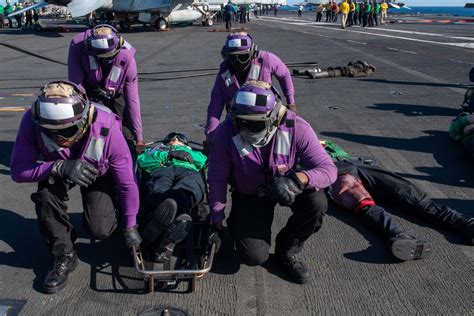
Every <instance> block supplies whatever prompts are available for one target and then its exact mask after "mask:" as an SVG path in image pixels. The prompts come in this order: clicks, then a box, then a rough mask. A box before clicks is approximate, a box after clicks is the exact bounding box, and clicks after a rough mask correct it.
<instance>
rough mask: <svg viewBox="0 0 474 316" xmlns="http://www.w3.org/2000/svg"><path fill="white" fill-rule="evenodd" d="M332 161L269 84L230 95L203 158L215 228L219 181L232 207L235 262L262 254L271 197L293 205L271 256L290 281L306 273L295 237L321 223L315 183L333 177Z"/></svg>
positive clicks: (252, 84) (257, 261)
mask: <svg viewBox="0 0 474 316" xmlns="http://www.w3.org/2000/svg"><path fill="white" fill-rule="evenodd" d="M336 173H337V170H336V167H335V166H334V163H333V162H332V160H331V158H330V157H329V155H328V154H327V153H326V152H325V151H324V149H323V147H322V146H321V144H320V143H319V140H318V138H317V136H316V134H315V132H314V131H313V129H312V128H311V126H310V125H309V124H308V123H307V122H306V121H305V120H304V119H302V118H301V117H299V116H297V115H296V113H295V112H293V111H291V110H289V109H287V107H285V106H284V105H282V103H281V101H280V99H279V98H278V94H276V93H274V90H273V89H272V88H271V86H270V84H269V83H267V82H262V81H258V82H256V81H249V82H248V83H246V84H245V85H244V86H243V87H241V88H240V89H239V90H238V91H237V93H236V94H235V96H234V99H233V101H232V110H231V115H230V116H228V118H227V119H226V120H225V121H224V122H223V123H222V125H221V126H220V127H219V129H217V131H216V134H215V137H214V143H213V146H212V147H211V155H210V162H209V172H208V184H209V199H210V201H209V206H210V210H211V217H212V222H213V224H214V225H215V226H216V228H217V229H219V230H220V229H222V228H223V221H224V219H225V214H224V209H225V206H226V203H227V186H228V184H230V185H231V186H232V190H231V191H232V210H231V212H230V215H229V218H228V220H227V226H228V228H229V232H230V235H231V237H232V239H233V240H234V242H235V244H236V250H237V253H238V254H239V256H240V257H241V259H242V261H243V262H244V263H245V264H246V265H249V266H257V265H261V264H263V263H264V262H265V261H267V259H268V257H269V250H270V244H271V226H272V222H273V212H274V208H275V206H276V204H277V203H278V204H280V205H281V206H289V207H290V208H291V210H292V212H293V214H292V216H291V217H290V218H289V219H288V222H287V224H286V226H285V227H284V228H283V229H282V230H281V231H280V232H279V234H278V235H277V237H276V246H275V255H276V258H277V260H278V262H279V263H280V264H281V265H282V267H283V268H284V269H285V271H286V272H287V273H288V274H289V275H290V276H291V278H292V280H293V281H294V282H297V283H306V282H308V281H309V280H310V277H311V275H310V271H309V269H308V267H307V266H306V265H305V264H304V263H303V262H302V261H301V260H299V259H298V258H297V256H296V255H297V254H298V253H299V252H300V251H301V250H302V248H303V244H304V243H305V241H307V240H308V238H309V237H310V236H311V235H312V234H314V233H315V232H317V231H318V230H319V229H320V228H321V225H322V223H323V216H324V214H325V213H326V209H327V199H326V197H325V194H324V191H323V189H324V188H326V187H328V186H330V185H331V184H332V183H333V182H334V181H335V179H336Z"/></svg>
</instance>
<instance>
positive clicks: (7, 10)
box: [5, 0, 13, 28]
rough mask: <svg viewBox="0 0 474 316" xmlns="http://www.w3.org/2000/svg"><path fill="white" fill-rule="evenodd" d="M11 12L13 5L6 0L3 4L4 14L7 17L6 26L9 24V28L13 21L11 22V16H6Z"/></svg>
mask: <svg viewBox="0 0 474 316" xmlns="http://www.w3.org/2000/svg"><path fill="white" fill-rule="evenodd" d="M12 13H13V7H12V5H11V4H10V1H9V0H7V2H6V5H5V15H6V16H7V18H8V26H9V27H10V28H12V27H13V23H12V18H9V17H8V16H9V15H10V14H12Z"/></svg>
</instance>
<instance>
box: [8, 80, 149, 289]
mask: <svg viewBox="0 0 474 316" xmlns="http://www.w3.org/2000/svg"><path fill="white" fill-rule="evenodd" d="M40 159H41V160H40ZM11 177H12V179H13V180H14V181H16V182H38V191H37V192H36V193H34V194H32V195H31V199H32V200H33V202H34V203H35V209H36V214H37V216H38V222H39V228H40V232H41V234H42V235H43V237H44V239H45V240H46V243H47V246H48V248H49V250H50V251H51V253H52V254H53V255H54V256H55V261H54V266H53V269H52V270H50V271H49V272H48V274H47V276H46V278H45V280H44V290H45V292H46V293H55V292H57V291H59V290H60V289H62V288H63V287H64V286H65V285H66V281H67V277H68V274H69V273H70V272H72V271H73V270H74V269H75V268H76V266H77V256H76V253H75V251H74V241H75V240H76V237H77V236H76V234H75V232H74V228H73V226H72V224H71V222H70V221H69V216H68V214H67V208H68V207H67V204H66V202H67V201H68V200H69V197H68V191H69V190H70V189H72V188H73V187H74V186H76V185H79V186H80V187H81V195H82V203H83V207H84V214H83V215H84V217H83V220H84V224H85V225H84V226H85V228H86V230H88V232H89V233H90V234H91V235H92V236H93V237H94V238H96V239H105V238H107V237H109V236H110V235H111V234H112V233H113V232H114V231H115V229H116V228H117V227H118V226H119V224H120V225H122V226H123V229H124V234H125V239H126V243H127V246H128V247H132V246H133V245H135V246H138V245H139V244H140V243H141V238H140V236H139V234H138V231H137V229H136V214H137V212H138V201H139V200H138V188H137V185H136V182H135V177H134V173H133V166H132V157H131V154H130V151H129V150H128V147H127V143H126V141H125V138H124V137H123V135H122V131H121V123H120V119H119V117H118V116H116V115H115V114H113V113H112V112H111V111H110V110H109V109H108V108H105V107H103V106H101V105H98V104H95V103H91V102H89V100H88V98H87V95H86V94H85V91H84V89H83V88H82V87H80V86H77V85H76V84H74V83H72V82H67V81H55V82H51V83H49V84H47V85H46V86H45V87H44V88H43V89H41V93H40V95H39V97H38V99H37V101H36V102H35V103H34V104H33V105H32V107H31V109H30V110H28V111H27V112H26V113H25V114H24V116H23V118H22V121H21V123H20V127H19V129H18V135H17V138H16V141H15V146H14V148H13V153H12V160H11ZM117 193H120V194H117ZM117 200H118V203H117ZM117 208H118V209H120V210H121V219H122V222H121V223H119V221H118V220H117V217H116V216H117Z"/></svg>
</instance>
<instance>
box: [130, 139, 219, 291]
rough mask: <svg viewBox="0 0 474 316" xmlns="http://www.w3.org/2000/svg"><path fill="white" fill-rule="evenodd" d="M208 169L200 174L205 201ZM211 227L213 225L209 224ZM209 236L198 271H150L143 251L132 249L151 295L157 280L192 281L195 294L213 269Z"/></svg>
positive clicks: (150, 144)
mask: <svg viewBox="0 0 474 316" xmlns="http://www.w3.org/2000/svg"><path fill="white" fill-rule="evenodd" d="M159 142H160V141H156V142H152V143H148V144H146V147H147V148H148V147H151V146H152V145H155V144H157V143H159ZM190 143H192V144H196V145H200V146H202V145H201V144H199V143H196V142H191V141H190ZM192 149H193V150H198V151H202V149H199V148H192ZM136 170H138V166H136ZM205 170H206V167H204V168H203V170H202V171H201V172H200V174H201V176H202V177H203V180H204V184H205V188H206V189H205V199H206V200H208V197H209V192H208V190H207V176H206V172H205ZM209 225H211V224H210V223H209ZM210 236H211V235H210V234H209V236H207V237H208V238H207V241H208V243H207V245H206V249H205V251H204V252H203V257H201V258H199V259H202V260H200V262H202V265H201V267H199V268H198V269H170V270H148V269H146V267H145V259H144V257H143V254H142V251H141V250H140V248H137V247H136V246H133V247H132V256H133V262H134V266H135V269H136V271H137V272H138V273H139V274H141V275H142V277H143V279H144V281H145V284H146V285H145V287H146V288H147V289H148V292H149V293H153V292H154V291H155V280H158V281H175V282H176V281H178V280H190V285H191V288H190V289H191V292H194V291H195V290H196V282H197V280H199V279H201V278H202V277H203V276H204V275H205V274H206V273H208V272H209V271H210V270H211V269H212V264H213V262H214V254H215V252H216V242H215V241H212V240H211V238H210Z"/></svg>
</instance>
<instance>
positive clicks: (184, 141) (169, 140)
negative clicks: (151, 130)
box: [163, 132, 189, 146]
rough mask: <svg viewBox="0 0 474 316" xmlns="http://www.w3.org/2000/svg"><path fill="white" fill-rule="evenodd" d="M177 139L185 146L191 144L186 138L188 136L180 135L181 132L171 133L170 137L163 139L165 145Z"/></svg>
mask: <svg viewBox="0 0 474 316" xmlns="http://www.w3.org/2000/svg"><path fill="white" fill-rule="evenodd" d="M175 138H177V139H178V140H179V141H180V142H182V143H183V144H185V145H186V146H187V145H188V143H189V140H188V137H187V136H186V134H184V133H180V132H172V133H169V134H168V135H166V136H165V138H164V139H163V143H165V144H168V143H169V142H171V141H172V140H173V139H175Z"/></svg>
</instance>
